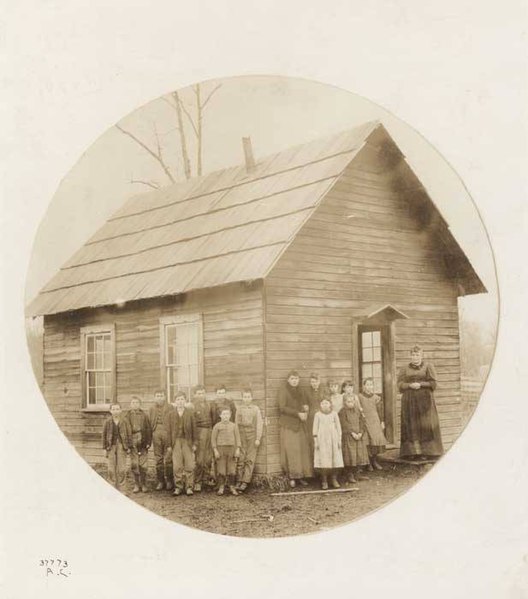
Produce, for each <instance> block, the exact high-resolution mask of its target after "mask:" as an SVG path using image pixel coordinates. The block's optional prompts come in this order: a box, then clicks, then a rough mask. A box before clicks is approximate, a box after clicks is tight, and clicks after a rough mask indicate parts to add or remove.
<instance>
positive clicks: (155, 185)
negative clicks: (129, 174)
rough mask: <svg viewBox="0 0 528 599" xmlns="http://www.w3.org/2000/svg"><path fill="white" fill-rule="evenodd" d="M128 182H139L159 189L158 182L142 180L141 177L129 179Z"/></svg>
mask: <svg viewBox="0 0 528 599" xmlns="http://www.w3.org/2000/svg"><path fill="white" fill-rule="evenodd" d="M130 183H140V184H141V185H147V186H148V187H152V189H159V188H160V186H159V183H156V181H143V180H141V179H130Z"/></svg>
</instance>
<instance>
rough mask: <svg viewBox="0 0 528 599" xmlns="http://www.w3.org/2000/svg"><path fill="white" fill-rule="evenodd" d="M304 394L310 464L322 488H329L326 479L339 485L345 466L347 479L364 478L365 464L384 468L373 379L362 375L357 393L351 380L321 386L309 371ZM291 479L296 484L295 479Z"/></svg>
mask: <svg viewBox="0 0 528 599" xmlns="http://www.w3.org/2000/svg"><path fill="white" fill-rule="evenodd" d="M295 375H296V373H295ZM296 376H298V375H296ZM305 397H306V398H307V402H306V404H305V405H304V406H303V407H304V410H305V411H306V412H308V418H307V422H308V426H307V430H306V434H308V435H311V436H312V443H310V448H311V453H312V455H313V467H314V469H315V470H316V471H318V472H319V474H320V477H321V488H322V489H328V484H329V479H330V484H331V485H332V487H334V488H339V487H340V484H339V481H338V472H339V471H340V469H344V470H345V474H346V479H347V482H350V483H355V482H357V480H358V479H359V480H362V479H365V477H364V476H363V475H362V470H363V469H364V468H365V467H366V468H367V469H368V470H370V471H373V470H374V469H377V470H382V469H383V468H382V466H381V464H380V463H379V461H378V459H377V456H378V454H379V453H381V452H383V451H384V450H385V446H386V444H387V439H386V438H385V434H384V431H385V423H384V421H383V413H382V401H381V397H380V396H379V395H376V394H375V393H374V381H373V379H371V378H367V379H365V380H364V381H363V385H362V390H361V393H360V394H359V395H356V394H355V393H354V384H353V382H352V381H345V382H343V383H342V385H339V383H337V382H335V381H330V382H329V383H328V389H327V390H322V389H321V381H320V378H319V376H318V375H317V374H312V375H311V376H310V387H309V388H308V390H307V392H306V393H305ZM300 482H305V481H304V480H302V479H301V481H300ZM290 483H291V486H295V480H290Z"/></svg>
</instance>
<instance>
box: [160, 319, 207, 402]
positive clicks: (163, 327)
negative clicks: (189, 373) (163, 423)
mask: <svg viewBox="0 0 528 599" xmlns="http://www.w3.org/2000/svg"><path fill="white" fill-rule="evenodd" d="M180 324H196V325H197V327H198V384H203V381H204V373H205V370H204V343H203V315H202V313H201V312H192V313H186V314H175V315H171V316H162V317H161V318H160V319H159V327H160V352H159V353H160V386H161V388H162V389H165V390H166V394H167V401H170V399H171V396H170V387H169V378H168V368H169V365H168V364H167V345H166V343H167V327H168V326H171V325H176V326H177V325H180ZM184 390H185V391H186V392H187V393H188V399H189V400H191V399H192V397H191V395H190V391H191V388H184Z"/></svg>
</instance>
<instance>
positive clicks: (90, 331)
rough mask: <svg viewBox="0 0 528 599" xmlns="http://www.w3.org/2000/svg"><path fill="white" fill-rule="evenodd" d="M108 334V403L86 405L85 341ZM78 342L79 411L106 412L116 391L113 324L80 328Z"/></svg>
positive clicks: (114, 399)
mask: <svg viewBox="0 0 528 599" xmlns="http://www.w3.org/2000/svg"><path fill="white" fill-rule="evenodd" d="M105 333H106V334H108V333H109V334H110V349H111V357H110V373H111V379H110V380H111V385H112V391H111V397H110V402H108V403H99V404H90V403H88V383H87V373H88V372H89V371H88V370H87V368H86V357H87V352H86V344H87V339H88V337H89V336H90V335H101V334H105ZM80 342H81V368H80V370H81V409H82V411H84V412H107V411H108V409H109V407H110V404H111V403H113V402H115V401H116V397H117V389H116V382H117V377H116V372H117V366H116V336H115V323H106V324H100V325H89V326H85V327H81V329H80Z"/></svg>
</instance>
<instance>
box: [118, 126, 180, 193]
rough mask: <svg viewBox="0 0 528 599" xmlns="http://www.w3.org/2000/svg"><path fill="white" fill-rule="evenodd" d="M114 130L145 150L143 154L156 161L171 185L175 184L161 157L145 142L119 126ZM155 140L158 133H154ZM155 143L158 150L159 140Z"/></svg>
mask: <svg viewBox="0 0 528 599" xmlns="http://www.w3.org/2000/svg"><path fill="white" fill-rule="evenodd" d="M116 128H117V129H118V130H119V131H121V133H123V135H126V136H128V137H130V139H133V140H134V141H135V142H136V143H137V144H138V145H139V146H140V147H142V148H143V149H144V150H145V152H148V154H150V155H151V156H152V158H154V160H156V162H157V163H158V164H159V165H160V166H161V168H162V169H163V171H164V172H165V174H166V175H167V177H168V178H169V180H170V181H171V183H174V182H175V179H174V177H173V176H172V174H171V172H170V170H169V168H168V166H167V165H166V164H165V162H164V160H163V156H161V155H160V154H156V152H154V151H153V150H152V149H151V148H149V147H148V146H147V144H146V143H145V142H143V141H141V140H140V139H139V137H136V136H135V135H134V134H133V133H130V131H127V130H126V129H123V127H121V125H116ZM157 138H158V133H157V131H156V139H157ZM157 141H158V148H159V139H157Z"/></svg>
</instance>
